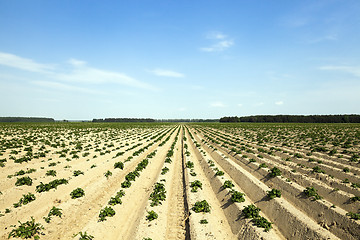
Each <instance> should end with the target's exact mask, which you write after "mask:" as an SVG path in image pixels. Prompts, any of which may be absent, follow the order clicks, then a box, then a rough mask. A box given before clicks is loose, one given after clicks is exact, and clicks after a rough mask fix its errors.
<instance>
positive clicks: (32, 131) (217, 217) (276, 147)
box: [0, 123, 360, 240]
mask: <svg viewBox="0 0 360 240" xmlns="http://www.w3.org/2000/svg"><path fill="white" fill-rule="evenodd" d="M0 138H1V149H0V151H1V156H0V164H1V167H0V170H1V171H0V191H1V193H0V214H1V217H0V229H1V231H0V234H1V235H0V239H7V238H8V237H9V236H11V237H13V238H16V236H20V234H21V229H20V228H19V226H20V225H21V224H23V225H24V224H25V225H26V224H28V225H31V224H32V222H31V221H32V219H34V220H33V221H34V222H33V224H35V223H39V225H37V226H38V227H39V228H38V229H37V230H35V233H34V234H30V235H34V236H38V237H40V239H79V238H80V239H139V240H142V239H154V240H155V239H360V221H359V219H360V215H359V208H360V192H359V187H360V177H359V176H360V169H359V153H360V151H359V141H360V127H359V126H357V125H320V124H319V125H306V124H303V125H295V124H293V125H286V124H283V125H281V124H277V125H275V124H268V125H261V124H257V125H255V124H254V125H252V124H243V125H231V124H230V125H226V124H224V125H223V124H160V123H159V124H90V123H85V124H80V123H78V124H77V123H71V124H70V123H69V124H4V125H1V126H0ZM79 188H80V190H79ZM74 191H75V192H76V191H77V193H75V192H74ZM81 192H83V193H84V194H81ZM15 230H17V231H15ZM28 233H29V232H28ZM9 234H10V235H9ZM17 234H18V235H17ZM34 236H33V237H34Z"/></svg>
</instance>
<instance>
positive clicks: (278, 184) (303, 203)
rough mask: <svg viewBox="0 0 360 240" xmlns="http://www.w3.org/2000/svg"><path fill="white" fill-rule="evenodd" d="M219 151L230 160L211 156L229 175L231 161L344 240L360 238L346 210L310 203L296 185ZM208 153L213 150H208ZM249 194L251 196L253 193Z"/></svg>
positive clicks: (321, 203)
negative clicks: (271, 176)
mask: <svg viewBox="0 0 360 240" xmlns="http://www.w3.org/2000/svg"><path fill="white" fill-rule="evenodd" d="M204 147H206V145H204ZM218 149H219V150H220V151H221V152H223V154H225V155H226V156H227V157H228V158H229V160H227V159H224V157H222V156H221V155H219V154H217V153H216V151H213V152H211V154H212V156H213V157H214V159H216V160H217V161H218V163H219V164H220V165H221V166H222V167H223V168H224V169H228V170H227V171H229V173H230V172H231V171H233V170H232V169H233V167H232V166H231V164H230V161H232V162H234V163H235V164H236V165H238V166H240V167H241V168H243V169H245V170H246V171H248V172H249V173H251V174H252V175H253V176H255V177H256V178H257V179H259V180H261V181H263V182H264V183H265V184H266V185H268V186H269V187H274V188H277V189H280V190H282V193H283V196H284V197H285V198H286V199H287V200H288V201H290V202H291V203H292V204H293V205H294V206H296V207H297V208H299V209H301V211H303V212H305V213H306V214H307V215H308V216H309V217H310V218H312V219H314V220H315V221H316V222H317V223H318V224H320V225H321V226H323V227H324V228H326V229H328V230H330V231H331V232H332V233H333V234H335V235H337V236H338V237H340V238H342V239H356V238H357V237H358V236H359V233H358V231H359V230H360V228H359V226H358V223H357V222H355V221H353V220H350V219H349V218H348V217H347V216H345V213H346V212H345V211H344V210H341V209H339V208H335V209H332V208H331V204H330V203H328V202H325V201H310V200H309V199H305V198H304V195H303V194H302V189H303V188H301V187H300V186H299V185H297V184H296V183H287V182H285V181H284V180H282V179H281V178H280V177H275V178H268V173H267V171H265V170H263V169H257V170H254V169H252V168H250V167H249V165H247V164H243V163H241V162H240V161H238V160H237V159H235V158H234V157H232V156H230V155H228V154H227V151H225V150H223V149H222V148H221V147H219V146H218ZM208 151H212V150H211V149H209V148H208ZM229 164H230V165H229ZM232 176H233V179H234V180H235V179H236V178H239V177H240V175H237V174H236V172H234V173H233V175H232ZM238 181H240V182H241V181H243V182H244V183H246V180H245V179H242V178H239V179H238ZM248 194H251V191H250V192H249V193H248ZM253 194H254V193H253ZM256 198H257V201H258V202H259V203H261V202H263V201H264V199H263V197H260V196H257V197H256V196H254V199H256ZM265 207H266V206H265ZM320 225H319V226H320ZM319 231H320V230H319Z"/></svg>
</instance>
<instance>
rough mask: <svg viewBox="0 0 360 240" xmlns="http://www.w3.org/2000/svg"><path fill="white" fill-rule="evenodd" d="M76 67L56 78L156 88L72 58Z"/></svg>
mask: <svg viewBox="0 0 360 240" xmlns="http://www.w3.org/2000/svg"><path fill="white" fill-rule="evenodd" d="M70 61H71V62H72V64H73V66H74V69H73V70H72V71H71V72H70V73H57V74H55V78H56V79H58V80H61V81H67V82H72V83H74V82H79V83H86V84H105V83H116V84H121V85H127V86H131V87H137V88H144V89H151V90H156V88H155V87H153V86H151V85H149V84H147V83H144V82H141V81H138V80H136V79H134V78H132V77H130V76H128V75H126V74H123V73H119V72H113V71H107V70H102V69H97V68H92V67H88V66H86V65H85V62H83V61H79V60H75V61H74V60H70Z"/></svg>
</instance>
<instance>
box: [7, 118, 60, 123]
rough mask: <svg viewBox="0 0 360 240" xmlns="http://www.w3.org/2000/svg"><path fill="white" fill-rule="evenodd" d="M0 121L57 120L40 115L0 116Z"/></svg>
mask: <svg viewBox="0 0 360 240" xmlns="http://www.w3.org/2000/svg"><path fill="white" fill-rule="evenodd" d="M0 122H55V120H54V119H53V118H38V117H0Z"/></svg>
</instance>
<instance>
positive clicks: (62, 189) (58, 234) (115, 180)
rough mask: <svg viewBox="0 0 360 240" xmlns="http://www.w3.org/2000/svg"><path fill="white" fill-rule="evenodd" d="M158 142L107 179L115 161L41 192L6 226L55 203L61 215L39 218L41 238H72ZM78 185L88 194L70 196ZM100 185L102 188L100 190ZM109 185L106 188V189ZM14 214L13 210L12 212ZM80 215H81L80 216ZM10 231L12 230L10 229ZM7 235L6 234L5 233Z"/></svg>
mask: <svg viewBox="0 0 360 240" xmlns="http://www.w3.org/2000/svg"><path fill="white" fill-rule="evenodd" d="M157 145H158V144H155V145H153V146H152V147H151V148H149V149H148V150H147V151H145V152H144V153H142V154H141V155H140V156H138V157H137V158H134V159H132V161H131V162H129V163H128V164H125V168H124V170H122V171H120V170H119V172H118V173H115V174H113V176H111V177H110V178H109V179H108V180H106V178H105V177H104V176H103V174H104V172H106V171H107V170H109V169H113V163H110V162H109V164H108V166H105V165H104V166H102V167H97V168H94V169H92V170H93V171H94V173H95V172H96V174H94V173H93V174H92V175H91V177H90V176H85V175H84V176H80V177H76V178H74V181H70V182H69V184H67V185H61V186H59V187H58V189H56V190H51V191H49V192H44V193H40V194H37V195H40V196H42V197H41V198H39V199H36V200H35V201H34V202H31V203H29V204H27V205H25V206H23V207H21V210H22V211H21V212H15V215H9V216H10V219H6V220H5V222H3V223H2V225H3V224H5V225H6V226H9V225H12V224H17V220H21V221H25V220H29V219H30V216H34V218H35V219H36V220H39V219H41V217H42V216H46V215H47V213H48V211H49V210H50V208H51V207H52V206H53V205H55V206H57V207H60V208H61V209H62V210H63V217H62V218H61V219H57V218H54V221H52V222H51V223H50V224H46V223H43V221H42V220H40V222H42V223H43V225H44V226H45V231H44V232H45V234H46V235H45V236H43V237H42V239H70V238H71V237H72V234H74V233H76V232H78V231H79V230H80V229H81V228H82V226H83V225H84V224H86V222H87V221H88V219H89V218H91V217H93V215H96V214H97V213H98V212H99V210H100V208H99V207H100V206H101V205H103V204H102V203H105V202H106V201H108V199H109V198H110V196H111V195H112V194H113V193H114V192H115V191H116V190H117V189H118V188H119V185H120V183H121V182H120V180H121V179H123V178H124V176H125V175H126V174H127V173H128V172H130V171H131V170H132V169H133V168H134V167H135V166H136V164H137V163H138V162H140V161H141V160H142V158H144V157H145V156H146V155H147V154H148V153H149V152H151V151H152V150H154V149H155V148H156V147H157ZM76 187H82V188H84V190H85V196H84V197H83V198H80V199H75V200H72V199H70V196H69V193H70V191H71V190H73V189H75V188H76ZM99 189H102V190H101V191H99ZM105 189H106V190H105ZM10 214H14V213H10ZM79 216H81V217H79ZM8 231H9V230H8ZM2 238H4V239H5V235H2Z"/></svg>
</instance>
